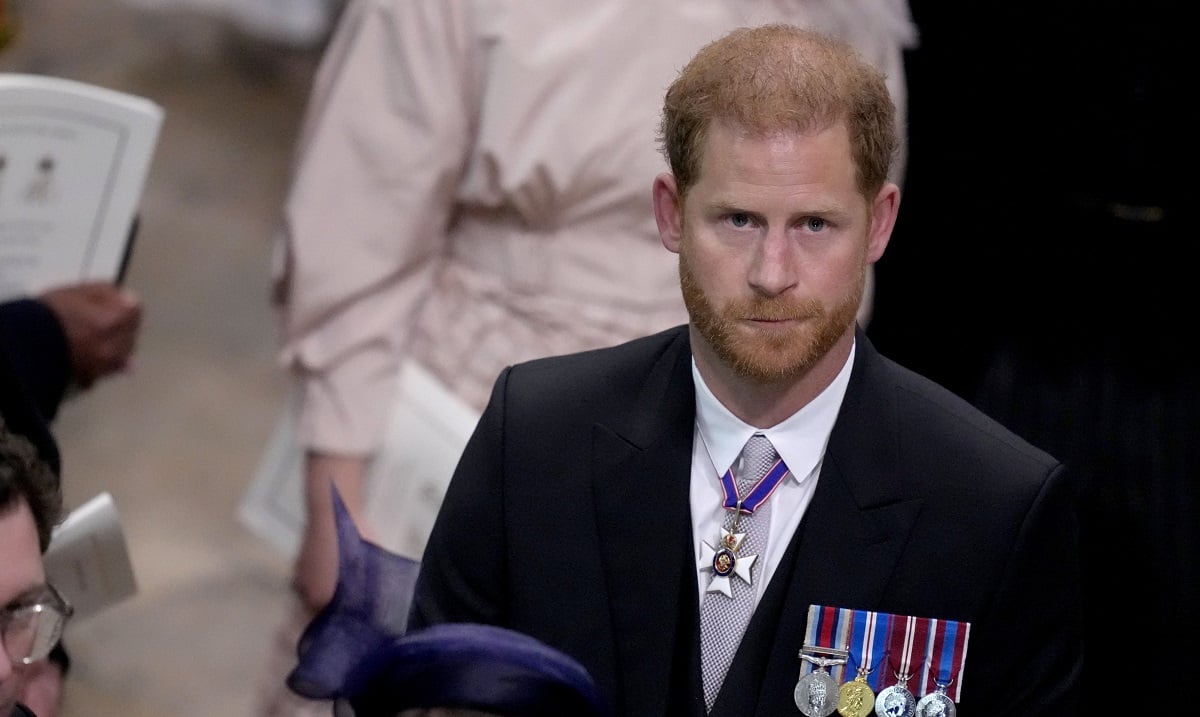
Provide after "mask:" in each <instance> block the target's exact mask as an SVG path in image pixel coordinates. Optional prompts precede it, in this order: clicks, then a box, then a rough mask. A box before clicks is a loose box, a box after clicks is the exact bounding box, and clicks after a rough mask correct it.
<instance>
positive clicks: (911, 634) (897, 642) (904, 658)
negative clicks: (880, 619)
mask: <svg viewBox="0 0 1200 717" xmlns="http://www.w3.org/2000/svg"><path fill="white" fill-rule="evenodd" d="M928 644H929V620H924V619H921V618H919V617H912V616H911V615H889V616H888V665H889V669H888V670H886V672H887V673H888V674H886V675H885V676H884V678H883V682H882V684H883V686H885V687H891V686H892V685H895V684H899V682H900V677H907V678H908V679H907V682H908V683H909V684H910V685H912V686H911V687H908V690H909V691H910V692H911V691H912V690H913V688H916V689H918V690H919V689H920V687H919V685H917V682H918V681H919V677H918V675H917V674H916V672H915V669H914V668H915V667H918V666H920V665H921V664H923V663H924V661H925V647H926V645H928ZM893 670H895V674H892V671H893ZM896 675H899V676H900V677H897V676H896Z"/></svg>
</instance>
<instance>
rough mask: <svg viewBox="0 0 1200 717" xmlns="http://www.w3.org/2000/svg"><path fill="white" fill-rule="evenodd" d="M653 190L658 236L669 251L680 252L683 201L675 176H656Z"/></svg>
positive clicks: (667, 174) (666, 174) (665, 174)
mask: <svg viewBox="0 0 1200 717" xmlns="http://www.w3.org/2000/svg"><path fill="white" fill-rule="evenodd" d="M651 192H652V197H653V199H654V219H655V221H657V222H658V236H659V238H660V239H662V243H663V246H665V247H666V248H667V251H669V252H673V253H675V254H678V253H679V243H680V242H681V241H682V240H683V202H682V201H681V200H680V197H679V190H678V188H677V187H676V185H675V177H674V176H673V175H671V174H669V173H663V174H660V175H658V176H657V177H655V178H654V188H653V189H652V190H651Z"/></svg>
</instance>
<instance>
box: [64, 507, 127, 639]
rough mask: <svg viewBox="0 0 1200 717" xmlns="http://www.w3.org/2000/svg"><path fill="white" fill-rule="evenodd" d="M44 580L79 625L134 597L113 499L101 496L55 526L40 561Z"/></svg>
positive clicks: (122, 536) (125, 545) (122, 532)
mask: <svg viewBox="0 0 1200 717" xmlns="http://www.w3.org/2000/svg"><path fill="white" fill-rule="evenodd" d="M44 562H45V565H46V578H47V579H48V580H49V581H50V583H51V584H52V585H54V587H55V588H57V589H58V591H59V592H60V593H62V596H63V597H64V598H66V600H67V602H69V603H71V605H72V606H73V607H74V608H75V616H74V618H73V619H75V620H80V619H83V618H86V617H88V616H90V615H94V614H95V613H97V612H100V611H101V610H103V609H105V608H108V607H110V606H112V605H116V604H117V603H119V602H122V601H124V600H125V599H127V598H129V597H131V596H133V595H134V594H135V593H136V592H137V581H136V580H135V579H134V575H133V564H132V563H131V562H130V560H129V547H128V545H127V544H126V542H125V531H124V530H122V528H121V518H120V516H119V515H118V514H117V506H116V504H115V503H114V502H113V498H112V495H110V494H109V493H101V494H100V495H97V496H96V497H95V498H92V499H91V500H89V501H88V502H86V503H84V504H83V505H81V506H79V507H78V508H76V509H75V510H73V511H71V514H70V515H68V516H67V518H66V520H64V521H62V522H61V523H59V524H58V525H57V526H56V527H55V529H54V535H53V537H52V538H51V539H50V547H49V548H48V549H47V550H46V555H45V557H44Z"/></svg>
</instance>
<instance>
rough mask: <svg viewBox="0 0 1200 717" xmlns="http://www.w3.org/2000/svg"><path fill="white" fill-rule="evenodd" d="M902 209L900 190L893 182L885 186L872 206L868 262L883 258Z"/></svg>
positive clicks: (868, 239)
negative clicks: (897, 216)
mask: <svg viewBox="0 0 1200 717" xmlns="http://www.w3.org/2000/svg"><path fill="white" fill-rule="evenodd" d="M899 209H900V188H899V187H897V186H896V185H895V184H893V183H892V182H888V183H886V184H884V185H883V188H882V189H880V190H879V194H876V195H875V202H874V203H873V204H872V205H871V229H870V234H869V235H868V236H867V262H868V263H871V264H873V263H875V262H876V261H879V257H881V256H883V250H884V249H887V245H888V241H890V240H891V238H892V229H893V228H894V227H895V226H896V215H897V213H898V212H899Z"/></svg>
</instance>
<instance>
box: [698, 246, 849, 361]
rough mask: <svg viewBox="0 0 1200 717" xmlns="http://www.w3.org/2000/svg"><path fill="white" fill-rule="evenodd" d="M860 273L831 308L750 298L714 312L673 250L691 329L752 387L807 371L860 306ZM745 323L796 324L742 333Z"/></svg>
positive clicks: (835, 339)
mask: <svg viewBox="0 0 1200 717" xmlns="http://www.w3.org/2000/svg"><path fill="white" fill-rule="evenodd" d="M865 281H866V274H865V272H864V274H863V276H862V277H860V279H859V281H858V284H857V286H855V287H854V290H853V291H851V292H850V294H849V295H848V296H847V297H846V298H845V299H844V300H843V301H841V302H840V303H838V304H837V305H835V306H833V307H832V308H829V307H826V306H824V305H822V304H821V303H820V302H818V301H817V300H815V299H809V300H804V301H797V300H790V299H782V298H766V297H755V298H753V299H750V300H740V301H732V302H730V303H729V304H727V305H725V306H724V307H722V308H721V309H720V310H718V309H717V308H716V307H715V306H713V304H712V302H711V301H710V300H709V298H708V296H707V295H705V293H704V290H703V289H702V288H701V287H700V285H699V283H698V282H697V281H696V277H695V275H694V274H693V273H692V269H691V265H690V264H688V260H687V251H686V249H683V248H681V250H680V252H679V285H680V288H681V289H682V291H683V302H684V304H685V305H686V306H687V310H688V316H689V317H690V318H691V322H692V326H694V327H696V330H697V331H698V332H699V333H700V336H701V337H703V338H704V340H705V341H707V342H708V344H709V346H711V347H712V350H713V352H714V353H716V355H717V357H718V358H720V359H721V360H722V361H724V362H725V363H726V364H727V365H728V366H729V367H730V368H732V369H733V371H734V373H736V374H738V375H739V376H742V377H743V378H747V379H750V380H751V381H754V382H757V383H767V384H769V383H777V382H782V381H789V380H793V379H796V378H799V377H801V376H803V375H805V374H806V373H808V372H809V371H810V370H811V369H812V367H813V366H815V365H816V364H817V362H818V361H820V359H821V358H822V357H823V356H825V354H827V353H829V351H830V349H832V348H833V347H834V345H835V344H836V343H837V342H838V340H839V339H840V338H841V337H842V336H843V335H844V334H845V332H846V329H847V328H848V327H850V326H851V325H853V323H854V321H855V319H856V317H857V315H858V307H859V304H861V303H862V296H863V290H864V286H865ZM746 319H766V320H782V319H793V320H796V321H799V322H800V323H799V324H798V325H792V326H789V327H787V328H781V329H777V330H771V329H763V330H762V331H752V332H750V331H747V330H746V329H745V328H744V324H743V323H742V322H743V321H744V320H746Z"/></svg>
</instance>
